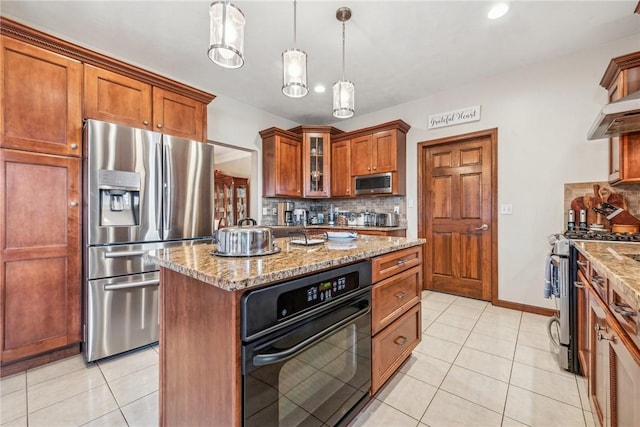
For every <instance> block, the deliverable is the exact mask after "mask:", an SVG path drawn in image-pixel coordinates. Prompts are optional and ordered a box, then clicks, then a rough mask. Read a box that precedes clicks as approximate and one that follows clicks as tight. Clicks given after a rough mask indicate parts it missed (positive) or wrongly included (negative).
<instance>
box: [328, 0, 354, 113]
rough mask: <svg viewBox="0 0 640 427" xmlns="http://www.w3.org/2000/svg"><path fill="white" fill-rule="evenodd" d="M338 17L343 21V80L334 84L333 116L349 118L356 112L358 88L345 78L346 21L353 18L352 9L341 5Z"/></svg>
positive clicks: (337, 13) (337, 12)
mask: <svg viewBox="0 0 640 427" xmlns="http://www.w3.org/2000/svg"><path fill="white" fill-rule="evenodd" d="M336 18H337V19H338V21H340V22H342V80H338V81H337V82H336V83H334V85H333V117H336V118H338V119H348V118H349V117H351V116H353V114H354V113H355V95H356V88H355V86H354V85H353V82H350V81H347V80H345V79H344V26H345V25H344V23H345V22H346V21H348V20H349V19H350V18H351V9H349V8H348V7H341V8H340V9H338V10H337V11H336Z"/></svg>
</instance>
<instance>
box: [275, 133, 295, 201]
mask: <svg viewBox="0 0 640 427" xmlns="http://www.w3.org/2000/svg"><path fill="white" fill-rule="evenodd" d="M275 172H276V195H278V196H290V197H302V143H301V142H300V141H296V140H293V139H289V138H285V137H281V136H278V137H276V171H275Z"/></svg>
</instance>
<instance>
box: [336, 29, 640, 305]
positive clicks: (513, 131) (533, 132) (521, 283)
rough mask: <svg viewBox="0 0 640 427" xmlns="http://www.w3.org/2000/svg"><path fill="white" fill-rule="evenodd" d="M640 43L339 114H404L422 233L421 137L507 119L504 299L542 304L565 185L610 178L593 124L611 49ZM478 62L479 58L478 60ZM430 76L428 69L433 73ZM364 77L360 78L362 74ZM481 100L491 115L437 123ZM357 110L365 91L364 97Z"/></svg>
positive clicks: (411, 215)
mask: <svg viewBox="0 0 640 427" xmlns="http://www.w3.org/2000/svg"><path fill="white" fill-rule="evenodd" d="M636 50H638V39H637V37H630V38H626V39H623V40H619V41H618V42H616V43H614V44H610V45H607V46H604V47H601V48H598V49H594V50H591V51H587V52H582V53H580V54H576V55H571V56H567V57H563V58H560V59H556V60H552V61H548V62H545V63H541V64H538V65H536V66H530V67H527V68H523V69H521V70H517V71H514V72H509V73H505V74H503V75H497V76H494V77H492V78H488V79H485V80H482V81H478V82H475V83H474V84H470V85H467V86H464V87H453V85H454V84H455V82H452V88H451V89H450V90H446V91H443V92H440V93H437V94H434V95H432V96H429V97H427V98H424V99H420V100H418V101H415V102H412V103H408V104H403V105H399V106H396V107H392V108H388V109H385V110H382V111H378V112H376V113H373V114H368V115H366V116H357V115H356V117H355V118H353V119H349V120H347V121H341V122H337V123H334V126H336V127H338V128H340V129H343V130H345V131H348V130H354V129H359V128H362V127H367V126H372V125H375V124H377V123H383V122H386V121H390V120H395V119H402V120H404V121H406V122H407V123H409V124H410V125H411V130H410V131H409V133H408V135H407V177H408V178H407V181H408V182H407V205H409V204H410V202H411V201H413V203H414V208H408V212H407V219H408V227H409V229H408V233H407V234H408V235H410V236H416V235H417V205H416V204H417V182H416V181H417V173H416V170H417V148H416V147H417V144H418V143H419V142H422V141H426V140H430V139H436V138H441V137H446V136H451V135H458V134H463V133H467V132H473V131H477V130H482V129H489V128H494V127H497V128H498V204H501V203H510V204H513V215H510V216H508V215H501V216H499V218H498V248H499V249H498V269H499V271H498V283H499V298H500V299H501V300H506V301H512V302H519V303H524V304H530V305H535V306H541V307H552V306H553V303H552V302H551V301H549V300H546V299H544V298H543V297H542V289H543V287H542V283H543V263H544V259H545V257H546V254H547V252H548V251H549V245H548V243H547V236H548V235H550V234H553V233H558V232H561V231H563V230H564V228H565V224H564V221H565V220H564V212H563V184H564V183H566V182H584V181H606V179H607V170H606V168H607V155H608V154H607V153H608V151H607V142H606V140H599V141H587V140H586V133H587V130H588V129H589V127H590V126H591V123H592V122H593V120H594V119H595V116H596V114H597V113H598V111H599V110H600V108H601V107H602V105H604V103H605V102H606V91H605V90H604V89H603V88H601V87H600V86H599V82H600V78H601V77H602V74H603V73H604V70H605V69H606V67H607V65H608V64H609V61H610V60H611V58H613V57H616V56H620V55H624V54H627V53H630V52H633V51H636ZM472 66H473V65H470V67H472ZM425 78H428V76H425ZM356 83H357V82H356ZM478 104H479V105H481V106H482V109H481V120H480V121H479V122H474V123H468V124H463V125H458V126H451V127H446V128H440V129H436V130H427V116H428V115H429V114H435V113H439V112H445V111H451V110H456V109H459V108H463V107H468V106H472V105H478ZM356 111H357V100H356Z"/></svg>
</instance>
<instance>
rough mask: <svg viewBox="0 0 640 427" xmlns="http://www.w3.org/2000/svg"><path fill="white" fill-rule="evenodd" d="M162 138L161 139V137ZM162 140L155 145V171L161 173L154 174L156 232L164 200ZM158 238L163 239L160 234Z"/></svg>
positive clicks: (159, 225)
mask: <svg viewBox="0 0 640 427" xmlns="http://www.w3.org/2000/svg"><path fill="white" fill-rule="evenodd" d="M161 138H162V137H161ZM162 142H163V141H162V139H161V140H160V143H159V144H156V171H160V172H162V173H156V186H155V187H156V188H155V190H156V206H155V207H156V209H155V211H156V212H155V213H156V230H158V231H159V232H160V231H161V224H160V221H161V216H162V211H161V209H162V204H163V203H164V200H162V186H163V183H164V171H163V168H164V159H163V144H162ZM159 234H160V238H161V239H163V238H164V236H163V233H162V232H160V233H159Z"/></svg>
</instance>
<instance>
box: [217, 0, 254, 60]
mask: <svg viewBox="0 0 640 427" xmlns="http://www.w3.org/2000/svg"><path fill="white" fill-rule="evenodd" d="M209 19H210V21H209V24H210V26H209V35H210V42H209V52H208V54H209V58H210V59H211V60H212V61H213V62H215V63H216V64H218V65H220V66H221V67H224V68H240V67H242V65H243V64H244V56H243V50H244V25H245V20H244V14H243V13H242V11H241V10H240V9H238V8H237V7H235V6H234V5H232V4H231V3H229V0H226V1H214V2H213V3H211V6H209Z"/></svg>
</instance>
